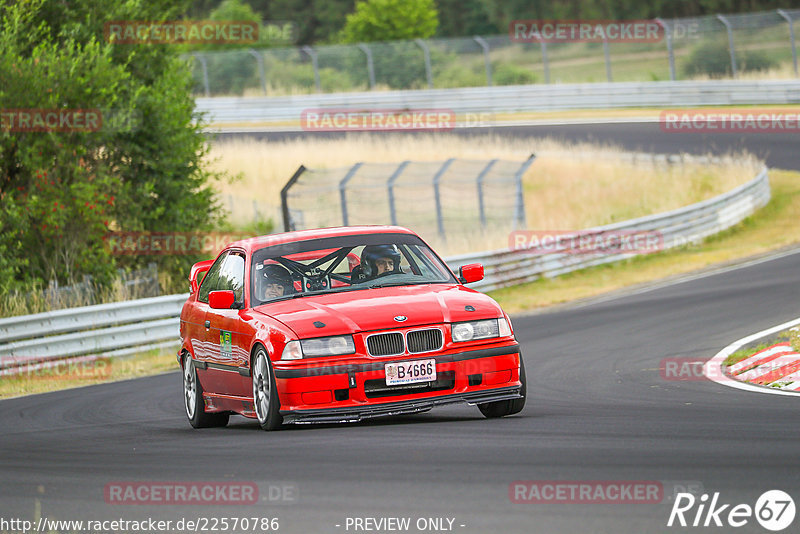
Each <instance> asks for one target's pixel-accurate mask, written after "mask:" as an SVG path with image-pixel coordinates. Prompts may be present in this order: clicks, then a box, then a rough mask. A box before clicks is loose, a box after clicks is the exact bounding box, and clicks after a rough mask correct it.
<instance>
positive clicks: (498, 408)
mask: <svg viewBox="0 0 800 534" xmlns="http://www.w3.org/2000/svg"><path fill="white" fill-rule="evenodd" d="M519 381H520V382H522V387H521V388H520V389H519V394H520V395H522V397H521V398H519V399H511V400H503V401H495V402H487V403H484V404H479V405H478V409H479V410H480V411H481V413H482V414H483V415H484V417H487V418H489V419H491V418H494V417H504V416H506V415H514V414H515V413H519V412H521V411H522V409H523V408H524V407H525V396H526V394H527V388H526V386H525V382H526V380H525V362H524V361H522V354H520V355H519Z"/></svg>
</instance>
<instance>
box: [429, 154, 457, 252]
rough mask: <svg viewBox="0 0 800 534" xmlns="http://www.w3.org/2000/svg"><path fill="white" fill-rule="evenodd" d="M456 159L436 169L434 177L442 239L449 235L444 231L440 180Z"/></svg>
mask: <svg viewBox="0 0 800 534" xmlns="http://www.w3.org/2000/svg"><path fill="white" fill-rule="evenodd" d="M454 161H455V158H450V159H448V160H447V161H445V162H444V165H442V166H441V168H439V170H438V171H436V174H435V175H434V177H433V195H434V200H435V201H436V225H437V226H438V228H439V235H440V236H441V238H442V239H444V240H447V235H446V234H445V232H444V217H443V216H442V199H441V196H440V195H439V182H440V181H441V179H442V175H444V173H445V172H447V168H448V167H450V165H451V164H452V163H453V162H454Z"/></svg>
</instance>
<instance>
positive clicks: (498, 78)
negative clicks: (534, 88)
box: [492, 63, 538, 85]
mask: <svg viewBox="0 0 800 534" xmlns="http://www.w3.org/2000/svg"><path fill="white" fill-rule="evenodd" d="M492 81H493V83H494V85H527V84H531V83H536V82H537V81H538V77H537V76H536V74H535V73H533V72H531V71H530V70H528V69H526V68H524V67H520V66H519V65H514V64H513V63H499V64H497V65H494V64H493V65H492Z"/></svg>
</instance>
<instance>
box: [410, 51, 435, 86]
mask: <svg viewBox="0 0 800 534" xmlns="http://www.w3.org/2000/svg"><path fill="white" fill-rule="evenodd" d="M414 42H415V43H417V45H418V46H419V47H420V48H422V53H423V54H424V55H425V77H426V78H427V79H428V87H429V88H430V89H433V69H431V51H430V49H429V48H428V45H427V44H425V41H423V40H422V39H414Z"/></svg>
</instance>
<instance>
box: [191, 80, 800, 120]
mask: <svg viewBox="0 0 800 534" xmlns="http://www.w3.org/2000/svg"><path fill="white" fill-rule="evenodd" d="M195 102H196V106H197V111H198V112H201V113H205V114H206V119H207V121H208V122H209V123H210V124H213V125H215V126H224V125H225V124H236V125H237V127H239V128H241V127H242V125H247V124H252V123H265V122H276V121H300V120H301V116H302V113H303V111H304V110H306V109H312V108H313V109H336V110H339V111H341V110H346V109H349V110H352V111H358V110H361V109H373V110H377V109H448V110H451V111H452V112H454V113H455V114H456V115H457V116H458V117H461V116H468V114H472V115H473V116H476V115H477V114H482V113H483V114H491V113H514V112H530V111H558V110H567V109H608V108H630V107H666V108H672V109H675V108H679V107H687V106H698V107H699V106H727V105H731V104H736V105H740V106H742V105H771V106H775V105H782V104H800V80H763V81H724V80H715V81H702V82H695V81H685V82H619V83H583V84H559V85H557V86H549V85H510V86H504V87H464V88H457V89H421V90H416V91H381V92H358V93H335V94H319V95H295V96H290V97H289V96H277V97H255V98H238V97H218V98H197V99H196V100H195ZM460 125H461V124H459V122H458V121H457V123H456V127H459V126H460Z"/></svg>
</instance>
